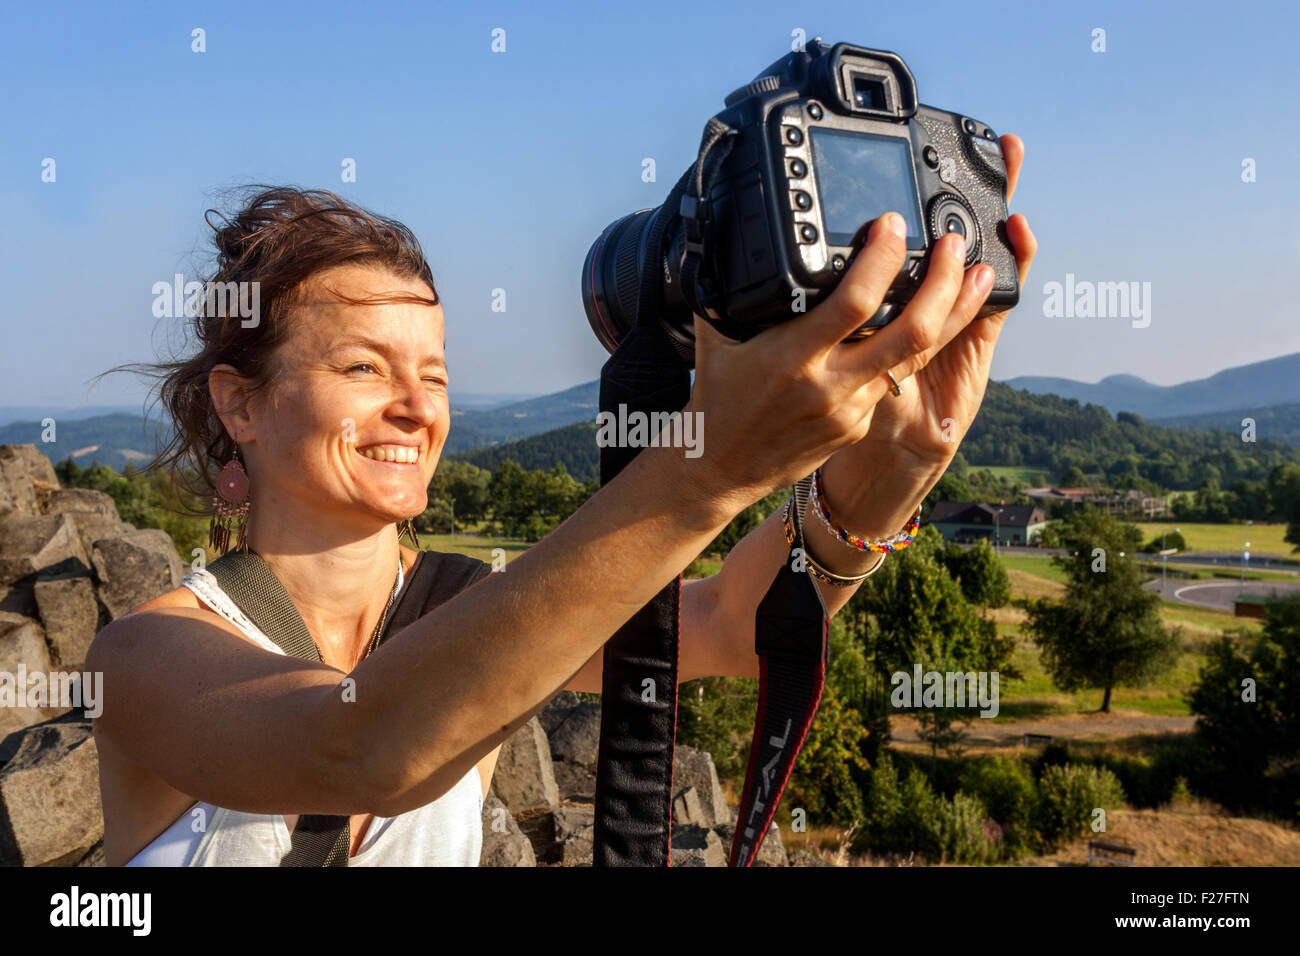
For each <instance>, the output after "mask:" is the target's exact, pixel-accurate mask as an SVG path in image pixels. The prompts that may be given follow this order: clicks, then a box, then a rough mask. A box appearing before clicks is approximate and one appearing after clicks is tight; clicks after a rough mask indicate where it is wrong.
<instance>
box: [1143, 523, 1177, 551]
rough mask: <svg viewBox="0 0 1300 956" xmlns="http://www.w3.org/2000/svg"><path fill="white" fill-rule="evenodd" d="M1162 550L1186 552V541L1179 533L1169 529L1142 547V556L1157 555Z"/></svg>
mask: <svg viewBox="0 0 1300 956" xmlns="http://www.w3.org/2000/svg"><path fill="white" fill-rule="evenodd" d="M1162 548H1177V549H1178V550H1179V551H1186V550H1187V539H1186V538H1184V537H1183V535H1182V532H1181V531H1175V530H1173V529H1170V530H1169V531H1168V532H1166V533H1164V534H1158V535H1156V536H1155V537H1154V538H1152V539H1151V540H1150V541H1148V542H1147V543H1146V544H1144V545H1142V553H1143V554H1158V553H1160V550H1161V549H1162Z"/></svg>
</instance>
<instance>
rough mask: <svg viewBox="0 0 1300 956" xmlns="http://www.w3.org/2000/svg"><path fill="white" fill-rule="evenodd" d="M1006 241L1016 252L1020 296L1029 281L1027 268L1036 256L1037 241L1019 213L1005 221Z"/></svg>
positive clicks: (1026, 220) (1026, 221)
mask: <svg viewBox="0 0 1300 956" xmlns="http://www.w3.org/2000/svg"><path fill="white" fill-rule="evenodd" d="M1007 239H1008V240H1009V241H1010V242H1011V248H1012V249H1014V250H1016V266H1017V267H1018V271H1019V273H1020V294H1021V295H1024V292H1025V289H1024V286H1025V282H1027V281H1028V280H1029V267H1030V266H1031V265H1033V264H1034V256H1036V255H1038V240H1037V239H1036V238H1034V233H1033V231H1032V230H1031V229H1030V228H1029V220H1028V219H1026V218H1025V217H1024V216H1022V215H1021V214H1020V213H1016V214H1015V215H1014V216H1012V217H1011V218H1010V219H1008V220H1007Z"/></svg>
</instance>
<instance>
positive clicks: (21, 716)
mask: <svg viewBox="0 0 1300 956" xmlns="http://www.w3.org/2000/svg"><path fill="white" fill-rule="evenodd" d="M20 665H21V666H22V667H23V668H24V669H25V671H26V673H27V674H32V673H36V672H40V673H47V672H48V671H49V670H50V655H49V649H48V648H47V647H46V645H45V635H44V634H43V633H42V631H41V625H40V623H39V622H38V621H34V620H32V619H31V618H27V617H22V616H21V615H18V614H10V613H7V612H0V673H3V674H7V675H12V676H11V678H10V680H12V681H13V682H14V683H13V684H11V685H10V686H9V687H8V688H7V691H6V693H7V692H8V691H13V692H14V693H18V692H19V690H20V689H19V688H17V687H16V686H14V685H16V682H17V679H18V673H19V666H20ZM25 690H26V689H25V688H23V689H22V691H23V693H22V696H23V699H26V693H25ZM51 716H52V712H49V713H47V712H46V711H45V710H44V709H43V708H41V707H18V706H13V705H12V704H11V703H10V702H8V701H6V702H3V703H2V704H0V736H4V735H6V734H10V733H13V732H14V731H16V730H22V729H23V728H24V727H29V726H31V725H32V724H39V723H40V722H41V721H43V720H48V719H49V718H50V717H51Z"/></svg>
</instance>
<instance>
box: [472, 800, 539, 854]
mask: <svg viewBox="0 0 1300 956" xmlns="http://www.w3.org/2000/svg"><path fill="white" fill-rule="evenodd" d="M478 865H479V866H536V865H537V857H536V856H535V855H534V853H533V846H532V844H531V843H529V842H528V837H526V836H524V833H523V831H522V830H520V829H519V825H518V824H517V823H515V818H514V817H512V816H511V815H510V811H509V810H508V809H507V808H506V805H505V804H504V803H502V802H501V800H500V799H499V798H498V797H497V796H496V794H494V793H488V795H487V799H486V800H484V801H483V851H482V853H480V854H479V864H478Z"/></svg>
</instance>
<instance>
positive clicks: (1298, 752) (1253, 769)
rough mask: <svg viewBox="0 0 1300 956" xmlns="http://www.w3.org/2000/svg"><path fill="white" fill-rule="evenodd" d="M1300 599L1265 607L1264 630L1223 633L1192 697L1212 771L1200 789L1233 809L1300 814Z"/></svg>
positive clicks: (1202, 670) (1197, 725) (1283, 600)
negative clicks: (1260, 809) (1250, 808)
mask: <svg viewBox="0 0 1300 956" xmlns="http://www.w3.org/2000/svg"><path fill="white" fill-rule="evenodd" d="M1298 674H1300V595H1295V594H1292V595H1289V596H1287V597H1286V598H1283V599H1281V600H1277V601H1274V602H1273V603H1272V604H1270V605H1269V606H1268V610H1267V616H1266V619H1265V623H1264V628H1263V631H1262V632H1261V633H1259V634H1257V635H1255V636H1253V637H1248V636H1247V635H1244V634H1236V635H1229V634H1225V635H1224V636H1223V637H1221V638H1220V639H1219V640H1218V641H1217V642H1216V643H1215V644H1213V645H1212V646H1211V647H1210V648H1209V651H1208V654H1207V660H1206V663H1205V665H1204V666H1203V667H1202V669H1201V673H1200V676H1199V679H1198V680H1197V683H1196V686H1195V688H1194V689H1193V690H1192V692H1191V695H1190V702H1191V707H1192V711H1193V713H1195V714H1196V715H1197V717H1196V733H1197V737H1198V739H1199V740H1200V741H1201V742H1202V743H1203V744H1204V746H1205V749H1206V751H1207V752H1208V755H1209V757H1210V759H1211V761H1212V766H1211V767H1210V768H1208V771H1207V772H1206V773H1205V774H1204V777H1205V779H1204V780H1203V781H1200V786H1201V787H1204V788H1206V789H1208V790H1209V792H1211V793H1213V794H1214V795H1215V796H1216V797H1217V798H1218V799H1219V800H1220V801H1221V802H1223V803H1225V804H1227V805H1229V806H1236V807H1250V806H1261V807H1264V808H1266V809H1269V810H1272V811H1273V812H1276V813H1280V814H1284V815H1286V816H1300V678H1298V677H1297V675H1298Z"/></svg>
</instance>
